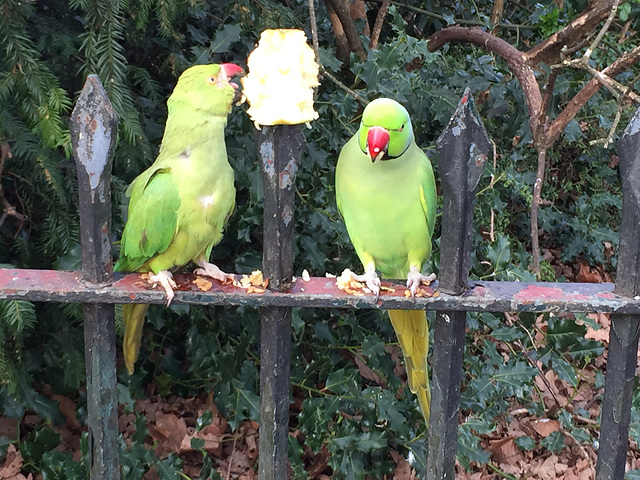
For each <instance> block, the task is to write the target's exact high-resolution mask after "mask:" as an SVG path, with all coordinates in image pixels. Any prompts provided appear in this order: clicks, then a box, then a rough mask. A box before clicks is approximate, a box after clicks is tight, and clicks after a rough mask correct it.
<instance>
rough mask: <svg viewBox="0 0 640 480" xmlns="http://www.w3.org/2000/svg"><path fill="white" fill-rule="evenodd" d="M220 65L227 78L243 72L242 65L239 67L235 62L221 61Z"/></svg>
mask: <svg viewBox="0 0 640 480" xmlns="http://www.w3.org/2000/svg"><path fill="white" fill-rule="evenodd" d="M220 67H221V68H222V69H223V70H224V73H225V74H226V75H227V77H228V78H231V77H233V76H234V75H242V74H243V73H244V70H242V67H239V66H238V65H236V64H235V63H222V64H220Z"/></svg>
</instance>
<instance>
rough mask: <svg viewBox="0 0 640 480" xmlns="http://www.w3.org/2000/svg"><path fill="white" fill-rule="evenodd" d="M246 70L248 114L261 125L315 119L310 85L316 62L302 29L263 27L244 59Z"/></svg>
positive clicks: (315, 78) (315, 76)
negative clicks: (267, 28)
mask: <svg viewBox="0 0 640 480" xmlns="http://www.w3.org/2000/svg"><path fill="white" fill-rule="evenodd" d="M247 67H248V70H249V73H248V74H247V76H246V77H243V78H242V93H243V95H244V96H245V97H246V99H247V101H248V102H249V109H248V110H247V113H248V114H249V116H250V117H251V120H253V122H254V123H255V124H256V128H260V125H283V124H284V125H295V124H298V123H306V122H310V121H311V120H315V119H316V118H318V113H317V112H316V111H315V110H314V109H313V88H314V87H316V86H318V85H319V83H318V70H319V68H318V64H317V63H316V61H315V54H314V53H313V50H312V49H311V47H310V46H309V45H307V37H306V36H305V34H304V32H303V31H302V30H293V29H277V30H265V31H263V32H262V34H261V35H260V41H259V42H258V47H257V48H256V49H255V50H254V51H253V52H251V54H250V55H249V58H248V59H247Z"/></svg>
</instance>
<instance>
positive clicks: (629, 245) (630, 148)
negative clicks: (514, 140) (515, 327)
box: [596, 107, 640, 480]
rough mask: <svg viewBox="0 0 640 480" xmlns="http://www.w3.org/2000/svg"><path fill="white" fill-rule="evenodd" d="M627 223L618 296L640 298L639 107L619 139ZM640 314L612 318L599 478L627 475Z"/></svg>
mask: <svg viewBox="0 0 640 480" xmlns="http://www.w3.org/2000/svg"><path fill="white" fill-rule="evenodd" d="M617 146H618V162H619V163H618V165H619V167H620V177H621V183H622V221H621V224H620V243H619V247H618V271H617V274H616V284H615V289H614V292H615V293H617V294H618V295H624V296H627V297H631V298H633V297H636V296H637V295H640V241H639V240H638V239H640V107H639V108H638V109H637V110H636V113H635V114H634V116H633V118H632V119H631V121H630V122H629V125H627V128H626V129H625V131H624V133H623V134H622V136H621V137H620V139H619V140H618V145H617ZM639 332H640V316H638V315H611V330H610V332H609V346H608V354H607V371H606V376H605V385H604V396H603V398H602V414H601V421H600V422H601V423H600V440H599V443H600V447H599V449H598V461H597V464H596V479H597V480H605V479H607V480H609V479H614V480H615V479H620V480H622V479H623V478H624V475H625V464H626V460H627V446H628V437H629V423H630V421H631V400H632V396H633V390H634V384H635V378H636V373H635V372H636V363H637V355H638V337H639Z"/></svg>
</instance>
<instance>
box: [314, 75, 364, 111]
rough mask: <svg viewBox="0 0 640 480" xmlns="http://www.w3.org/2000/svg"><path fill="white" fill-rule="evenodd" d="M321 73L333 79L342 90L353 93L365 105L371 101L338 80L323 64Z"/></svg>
mask: <svg viewBox="0 0 640 480" xmlns="http://www.w3.org/2000/svg"><path fill="white" fill-rule="evenodd" d="M320 73H321V75H323V76H325V77H327V78H328V79H329V80H331V81H332V82H333V83H335V84H336V85H337V86H338V87H340V88H341V89H342V90H344V91H345V92H347V93H348V94H349V95H351V96H352V97H353V98H355V99H356V100H358V101H359V102H360V103H361V104H362V106H363V107H364V106H366V105H367V104H368V103H369V101H368V100H367V99H366V98H364V97H362V96H360V95H358V93H356V92H355V91H354V90H352V89H350V88H349V87H347V86H346V85H345V84H344V83H342V82H341V81H340V80H338V79H337V78H336V77H334V76H333V75H332V74H331V72H329V70H327V69H326V68H324V67H323V66H322V65H320Z"/></svg>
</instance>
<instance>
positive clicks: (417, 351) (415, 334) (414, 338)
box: [389, 310, 431, 423]
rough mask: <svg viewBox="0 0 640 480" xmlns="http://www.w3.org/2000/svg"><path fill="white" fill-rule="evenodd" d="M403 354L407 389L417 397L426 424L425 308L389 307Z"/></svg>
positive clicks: (426, 331) (429, 395)
mask: <svg viewBox="0 0 640 480" xmlns="http://www.w3.org/2000/svg"><path fill="white" fill-rule="evenodd" d="M389 318H390V319H391V324H392V325H393V328H394V330H395V331H396V335H397V336H398V340H399V341H400V347H402V353H403V354H404V360H405V362H404V363H405V368H406V369H407V377H408V380H409V388H410V389H411V391H412V392H413V393H415V394H416V395H417V396H418V401H419V402H420V408H421V409H422V414H423V415H424V418H425V420H426V421H427V423H429V408H430V406H431V391H430V389H429V371H428V365H427V355H428V354H429V325H428V323H427V314H426V312H425V311H424V310H389Z"/></svg>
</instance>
